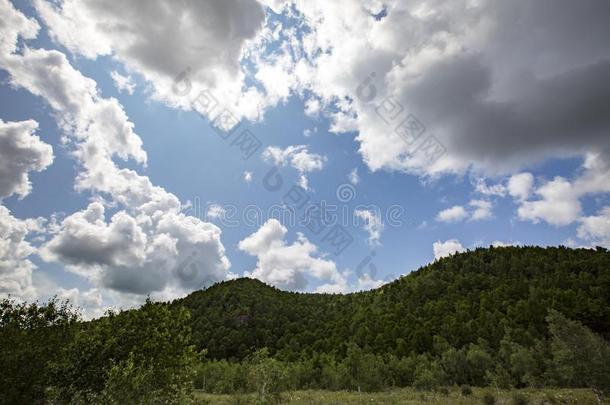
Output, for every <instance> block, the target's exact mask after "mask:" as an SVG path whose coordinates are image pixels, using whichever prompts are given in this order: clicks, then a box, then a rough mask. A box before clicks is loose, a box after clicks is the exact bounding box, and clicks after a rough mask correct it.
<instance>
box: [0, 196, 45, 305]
mask: <svg viewBox="0 0 610 405" xmlns="http://www.w3.org/2000/svg"><path fill="white" fill-rule="evenodd" d="M43 222H44V221H43V220H42V218H39V219H25V220H21V219H18V218H15V217H14V216H12V215H11V212H10V211H9V210H8V208H6V207H4V206H3V205H0V295H3V296H6V295H9V294H10V295H12V296H13V297H15V298H18V299H21V300H32V299H35V298H36V297H37V290H36V287H35V285H34V283H33V281H32V272H33V271H34V270H35V269H36V265H34V263H32V262H31V261H30V259H29V257H30V256H31V255H32V254H34V253H36V248H35V247H34V246H32V245H31V243H30V242H29V241H28V240H27V237H28V235H30V234H32V233H37V232H42V231H43Z"/></svg>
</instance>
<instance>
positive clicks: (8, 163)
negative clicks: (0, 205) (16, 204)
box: [0, 119, 53, 200]
mask: <svg viewBox="0 0 610 405" xmlns="http://www.w3.org/2000/svg"><path fill="white" fill-rule="evenodd" d="M37 129H38V123H37V122H36V121H34V120H27V121H20V122H4V121H3V120H2V119H0V200H1V199H2V198H5V197H9V196H10V195H12V194H16V195H17V196H19V197H20V198H23V197H25V196H26V195H28V194H29V193H30V191H31V189H32V185H31V183H30V179H29V177H28V174H29V172H32V171H37V172H39V171H42V170H44V169H46V168H47V167H48V166H49V165H51V163H52V162H53V148H52V147H51V145H49V144H46V143H44V142H43V141H41V140H40V138H39V137H38V136H37V135H34V133H35V131H36V130H37Z"/></svg>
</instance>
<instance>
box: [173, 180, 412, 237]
mask: <svg viewBox="0 0 610 405" xmlns="http://www.w3.org/2000/svg"><path fill="white" fill-rule="evenodd" d="M298 187H299V186H295V188H294V189H292V190H291V191H289V192H288V193H287V194H286V195H285V196H284V197H283V199H282V201H283V202H282V203H281V204H272V205H270V206H268V207H267V208H261V207H260V206H258V205H256V204H248V205H245V206H238V205H235V204H231V203H229V204H218V203H207V204H205V205H202V204H201V198H200V197H194V198H193V201H192V205H191V206H190V207H189V208H188V209H187V210H185V213H186V214H189V215H191V216H194V217H196V218H199V219H201V220H204V221H212V222H214V223H216V224H218V225H221V226H222V227H223V228H253V229H258V228H260V227H261V226H262V225H263V224H264V223H265V222H266V221H267V220H268V219H277V220H278V221H280V223H282V224H283V225H284V226H286V227H289V228H295V227H307V226H309V225H313V224H312V222H313V218H315V217H319V218H320V220H322V221H323V223H324V224H325V225H326V226H335V225H340V226H342V227H357V228H358V227H362V226H364V225H366V220H365V219H363V218H362V217H361V216H358V215H355V212H356V211H367V212H370V213H372V214H373V215H374V216H375V217H376V218H379V220H380V221H382V222H383V224H384V226H389V227H394V228H399V227H402V226H403V225H404V222H403V214H404V213H405V209H404V208H403V207H402V206H400V205H390V206H388V207H387V208H385V209H382V208H380V207H379V206H377V205H375V204H366V205H365V204H358V205H355V206H354V207H353V208H352V207H350V206H349V205H347V204H341V205H339V204H332V203H329V202H328V201H326V200H320V201H319V202H318V203H316V204H310V205H307V206H306V207H305V208H303V207H301V206H300V204H299V201H300V200H301V198H302V197H301V196H302V195H303V194H302V191H303V190H301V189H299V188H298ZM301 209H302V211H303V212H302V213H299V211H300V210H301Z"/></svg>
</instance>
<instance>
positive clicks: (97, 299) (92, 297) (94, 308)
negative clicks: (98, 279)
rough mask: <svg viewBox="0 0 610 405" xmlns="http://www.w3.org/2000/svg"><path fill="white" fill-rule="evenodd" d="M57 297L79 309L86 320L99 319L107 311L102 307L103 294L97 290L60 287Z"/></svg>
mask: <svg viewBox="0 0 610 405" xmlns="http://www.w3.org/2000/svg"><path fill="white" fill-rule="evenodd" d="M56 295H57V298H58V299H60V300H62V301H63V300H68V301H69V302H70V303H71V304H72V305H75V306H76V307H77V308H79V309H80V310H81V311H82V313H83V316H84V318H85V319H92V318H98V317H100V316H102V315H103V314H104V312H105V310H106V309H107V308H104V307H103V306H102V303H103V300H102V293H101V292H100V291H99V290H98V289H97V288H90V289H88V290H79V289H78V288H70V289H65V288H62V287H59V288H58V289H57V291H56Z"/></svg>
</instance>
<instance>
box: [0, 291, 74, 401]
mask: <svg viewBox="0 0 610 405" xmlns="http://www.w3.org/2000/svg"><path fill="white" fill-rule="evenodd" d="M78 320H79V314H78V313H77V312H76V311H75V310H74V309H73V308H72V307H71V306H70V305H69V304H68V303H67V302H63V303H62V302H58V301H57V300H55V299H52V300H50V301H49V302H48V303H47V304H45V305H40V304H38V303H33V304H25V303H23V304H17V303H15V301H13V300H9V299H2V300H0V370H2V371H0V403H2V404H4V403H6V404H29V403H42V402H44V399H45V397H46V396H47V393H46V390H47V387H48V386H49V375H50V372H51V364H52V363H53V362H57V361H59V360H60V359H61V358H62V357H63V356H64V350H65V347H66V346H67V345H68V343H69V342H70V341H71V340H72V337H73V334H74V333H75V331H76V328H77V324H78Z"/></svg>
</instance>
